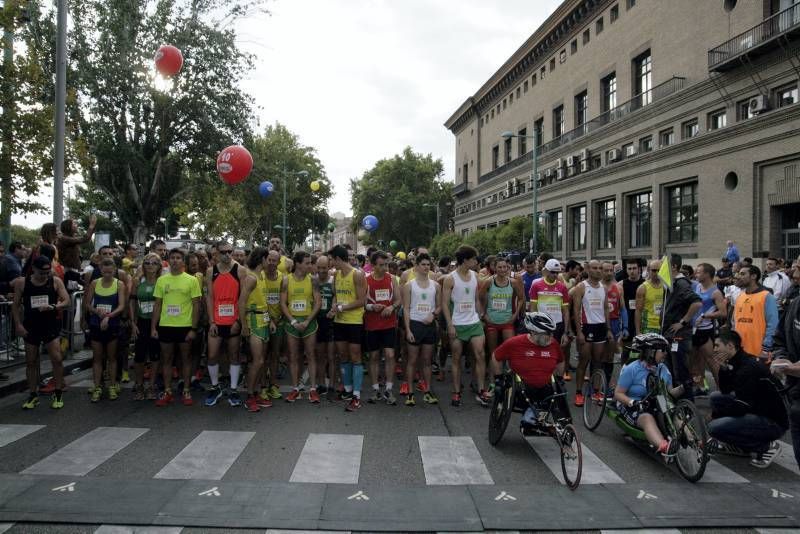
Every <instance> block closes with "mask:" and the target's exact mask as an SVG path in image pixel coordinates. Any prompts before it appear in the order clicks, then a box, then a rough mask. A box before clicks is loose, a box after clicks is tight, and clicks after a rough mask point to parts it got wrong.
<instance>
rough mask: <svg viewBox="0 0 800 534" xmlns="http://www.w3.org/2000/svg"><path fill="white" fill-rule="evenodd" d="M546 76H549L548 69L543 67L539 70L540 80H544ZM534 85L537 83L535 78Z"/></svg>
mask: <svg viewBox="0 0 800 534" xmlns="http://www.w3.org/2000/svg"><path fill="white" fill-rule="evenodd" d="M545 74H547V67H542V68H541V69H539V79H540V80H544V77H545ZM534 83H536V79H535V78H534Z"/></svg>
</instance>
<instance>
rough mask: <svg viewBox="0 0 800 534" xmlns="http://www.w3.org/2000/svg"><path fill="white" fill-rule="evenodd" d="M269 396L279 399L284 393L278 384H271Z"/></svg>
mask: <svg viewBox="0 0 800 534" xmlns="http://www.w3.org/2000/svg"><path fill="white" fill-rule="evenodd" d="M269 396H270V398H271V399H272V400H278V399H280V398H281V397H283V395H281V388H279V387H278V386H277V384H272V385H270V386H269Z"/></svg>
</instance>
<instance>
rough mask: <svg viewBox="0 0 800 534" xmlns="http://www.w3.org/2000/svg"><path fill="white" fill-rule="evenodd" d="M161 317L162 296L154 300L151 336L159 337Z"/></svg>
mask: <svg viewBox="0 0 800 534" xmlns="http://www.w3.org/2000/svg"><path fill="white" fill-rule="evenodd" d="M160 318H161V297H156V299H155V302H153V314H152V316H151V318H150V337H152V338H154V339H158V320H159V319H160Z"/></svg>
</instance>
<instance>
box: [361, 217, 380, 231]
mask: <svg viewBox="0 0 800 534" xmlns="http://www.w3.org/2000/svg"><path fill="white" fill-rule="evenodd" d="M361 226H363V227H364V230H366V231H367V232H374V231H375V230H377V229H378V218H377V217H375V216H374V215H367V216H366V217H364V218H363V219H362V220H361Z"/></svg>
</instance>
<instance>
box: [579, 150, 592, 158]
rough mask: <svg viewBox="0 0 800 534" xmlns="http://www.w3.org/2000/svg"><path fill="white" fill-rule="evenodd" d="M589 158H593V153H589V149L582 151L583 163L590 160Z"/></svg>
mask: <svg viewBox="0 0 800 534" xmlns="http://www.w3.org/2000/svg"><path fill="white" fill-rule="evenodd" d="M589 156H591V153H590V152H589V149H588V148H584V149H583V150H581V155H580V158H581V161H586V160H588V159H589Z"/></svg>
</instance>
